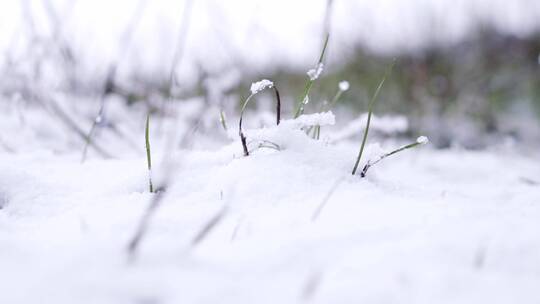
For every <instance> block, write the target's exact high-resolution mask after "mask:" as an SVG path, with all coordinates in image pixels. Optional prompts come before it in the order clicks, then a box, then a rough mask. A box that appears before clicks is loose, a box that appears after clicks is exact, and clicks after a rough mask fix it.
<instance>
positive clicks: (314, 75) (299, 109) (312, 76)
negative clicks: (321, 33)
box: [294, 34, 330, 118]
mask: <svg viewBox="0 0 540 304" xmlns="http://www.w3.org/2000/svg"><path fill="white" fill-rule="evenodd" d="M329 39H330V34H326V37H325V39H324V44H323V48H322V50H321V55H320V56H319V60H318V61H317V66H316V67H315V69H312V70H309V71H308V73H307V74H308V76H309V79H308V81H307V83H306V87H305V88H304V92H303V93H302V97H301V98H300V100H299V101H298V105H297V106H296V111H295V113H294V118H296V117H298V116H300V115H302V114H303V113H304V106H305V105H306V103H305V101H306V100H308V101H309V99H306V98H308V95H309V91H310V90H311V87H312V86H313V83H314V82H315V80H317V79H318V78H319V76H320V74H321V73H322V71H323V60H324V54H325V52H326V47H327V46H328V40H329Z"/></svg>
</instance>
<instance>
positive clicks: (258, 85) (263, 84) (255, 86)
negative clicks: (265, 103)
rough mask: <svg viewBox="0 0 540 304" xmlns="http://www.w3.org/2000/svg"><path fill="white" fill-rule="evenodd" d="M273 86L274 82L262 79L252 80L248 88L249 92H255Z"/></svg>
mask: <svg viewBox="0 0 540 304" xmlns="http://www.w3.org/2000/svg"><path fill="white" fill-rule="evenodd" d="M273 86H274V83H273V82H271V81H270V80H268V79H263V80H261V81H258V82H254V83H252V84H251V89H250V90H251V94H257V93H259V92H260V91H262V90H264V89H267V88H271V87H273Z"/></svg>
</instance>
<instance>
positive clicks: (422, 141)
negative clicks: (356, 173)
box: [360, 136, 429, 177]
mask: <svg viewBox="0 0 540 304" xmlns="http://www.w3.org/2000/svg"><path fill="white" fill-rule="evenodd" d="M428 142H429V139H428V138H427V137H426V136H420V137H418V138H417V139H416V141H415V142H413V143H410V144H408V145H405V146H402V147H400V148H397V149H395V150H393V151H391V152H388V153H384V154H383V155H381V156H379V158H377V159H376V160H375V161H371V160H368V162H367V164H366V165H365V166H364V168H363V169H362V172H360V176H361V177H365V176H366V173H367V171H368V170H369V168H371V167H372V166H373V165H375V164H376V163H378V162H380V161H381V160H383V159H385V158H387V157H388V156H390V155H394V154H396V153H399V152H401V151H404V150H408V149H412V148H415V147H418V146H420V145H425V144H427V143H428Z"/></svg>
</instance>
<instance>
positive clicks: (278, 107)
mask: <svg viewBox="0 0 540 304" xmlns="http://www.w3.org/2000/svg"><path fill="white" fill-rule="evenodd" d="M272 88H273V89H274V92H275V94H276V125H279V123H280V121H281V98H280V95H279V91H278V89H277V87H276V86H275V85H273V86H272ZM255 94H256V93H255ZM255 94H251V95H249V96H248V98H247V99H246V101H244V104H243V105H242V110H240V120H239V122H238V135H240V142H241V143H242V150H243V151H244V156H249V149H248V147H247V139H246V136H245V135H244V131H243V129H242V122H243V120H244V111H245V110H246V107H247V105H248V103H249V102H250V101H251V99H252V98H253V96H255Z"/></svg>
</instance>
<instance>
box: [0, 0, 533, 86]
mask: <svg viewBox="0 0 540 304" xmlns="http://www.w3.org/2000/svg"><path fill="white" fill-rule="evenodd" d="M25 3H26V5H27V7H28V9H26V10H24V9H23V7H24V5H25ZM46 3H47V1H46V0H45V1H42V0H26V1H25V0H0V54H1V57H0V59H1V60H0V63H2V62H4V61H5V60H6V59H7V58H11V59H14V60H15V61H17V60H18V61H24V60H26V59H27V58H26V57H27V56H31V54H32V52H31V51H30V52H29V51H28V49H29V45H30V43H29V41H30V37H31V35H30V33H31V30H30V28H31V27H30V26H29V21H30V18H29V17H28V16H29V15H31V16H32V18H31V20H32V22H33V23H34V25H35V26H34V28H35V29H36V32H37V34H38V35H39V36H40V37H49V36H50V35H51V26H50V25H51V21H50V17H49V15H48V14H47V13H46V6H45V4H46ZM49 3H51V4H52V7H54V10H55V11H56V14H57V15H58V16H59V19H60V20H61V22H62V24H63V26H62V30H61V37H63V39H66V40H68V41H70V44H71V45H72V46H73V47H74V50H75V52H76V55H77V56H79V57H80V58H83V60H84V64H85V65H86V66H87V69H88V71H89V72H100V73H101V72H103V71H105V70H106V68H107V66H108V65H109V64H110V62H111V61H114V60H116V58H118V57H119V56H120V55H119V53H122V52H121V51H120V50H121V48H122V46H121V45H122V43H121V41H122V39H121V37H123V35H124V33H125V32H126V28H127V27H128V24H129V23H130V20H132V19H133V18H134V15H136V13H135V12H136V11H137V7H138V6H139V5H141V6H140V7H142V8H143V9H142V10H140V12H141V18H140V22H139V23H138V24H137V25H135V28H134V31H133V36H132V44H131V45H130V47H129V48H128V52H126V54H127V55H125V56H121V57H122V58H121V64H120V70H121V72H123V73H126V74H129V73H130V72H131V71H134V70H136V71H138V72H139V73H143V74H144V73H146V74H151V75H154V74H155V75H160V76H161V77H167V76H166V75H167V74H168V72H167V71H168V70H169V69H170V66H171V62H172V56H173V53H174V50H175V45H176V42H177V40H178V36H179V35H178V32H179V28H180V24H181V22H182V19H183V16H184V14H183V10H184V8H185V7H186V6H185V1H182V0H147V1H144V0H142V1H140V0H115V1H112V0H49ZM325 7H326V0H273V1H262V0H235V1H220V0H193V7H192V11H191V22H190V26H189V29H188V35H187V39H186V40H185V50H186V51H185V54H184V56H183V61H182V63H181V65H180V67H179V69H178V71H177V73H178V74H179V75H180V79H183V80H184V81H195V79H194V77H193V75H195V74H194V72H196V71H197V69H198V67H199V66H202V67H204V68H205V69H206V70H208V71H220V70H223V69H227V68H229V67H231V66H235V65H240V66H243V67H249V68H250V69H252V70H254V71H255V72H259V73H261V74H264V71H267V70H268V69H271V68H272V67H276V66H278V65H279V66H281V67H290V68H296V69H307V68H311V66H312V65H313V64H314V61H315V60H316V57H317V54H318V52H319V50H320V45H321V39H322V37H321V36H322V34H321V33H322V28H323V20H324V12H325ZM331 22H332V37H331V43H330V50H329V56H330V61H335V60H338V59H340V58H343V56H346V55H347V53H348V51H350V50H351V49H352V48H353V47H354V46H355V45H364V46H367V47H368V48H370V49H372V50H373V51H377V52H389V53H393V52H402V51H414V50H417V49H420V48H421V47H422V46H424V45H426V44H430V43H433V42H435V43H452V42H456V41H459V40H461V39H463V38H464V37H466V35H467V34H469V33H471V29H472V28H473V26H475V25H476V24H477V23H478V22H483V23H488V24H492V25H494V26H495V27H496V28H498V29H499V30H501V31H502V32H505V33H512V34H516V35H527V34H529V33H531V32H532V31H534V30H535V29H538V28H539V27H540V1H538V0H511V1H509V0H439V1H434V0H410V1H400V0H379V1H373V0H356V1H353V0H334V5H333V13H332V21H331ZM30 49H31V48H30ZM152 73H153V74H152Z"/></svg>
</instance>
